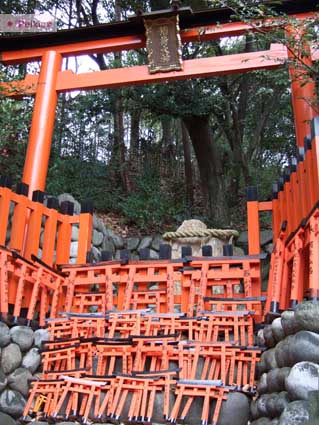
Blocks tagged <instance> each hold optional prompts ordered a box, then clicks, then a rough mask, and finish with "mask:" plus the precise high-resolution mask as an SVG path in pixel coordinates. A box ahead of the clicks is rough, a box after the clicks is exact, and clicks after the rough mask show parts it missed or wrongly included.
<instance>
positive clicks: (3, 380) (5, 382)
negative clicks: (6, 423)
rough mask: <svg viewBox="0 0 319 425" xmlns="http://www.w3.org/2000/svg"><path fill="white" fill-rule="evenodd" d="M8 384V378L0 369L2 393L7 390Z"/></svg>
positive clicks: (0, 388)
mask: <svg viewBox="0 0 319 425" xmlns="http://www.w3.org/2000/svg"><path fill="white" fill-rule="evenodd" d="M7 383H8V380H7V377H6V375H5V374H4V373H3V372H2V370H1V369H0V392H1V391H3V390H4V389H5V387H6V386H7ZM0 423H1V422H0Z"/></svg>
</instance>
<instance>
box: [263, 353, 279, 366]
mask: <svg viewBox="0 0 319 425" xmlns="http://www.w3.org/2000/svg"><path fill="white" fill-rule="evenodd" d="M262 357H264V361H265V364H266V370H267V371H269V370H271V369H275V368H277V367H278V364H277V360H276V351H275V348H270V349H269V350H267V351H265V352H264V353H263V354H262Z"/></svg>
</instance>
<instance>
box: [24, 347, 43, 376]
mask: <svg viewBox="0 0 319 425" xmlns="http://www.w3.org/2000/svg"><path fill="white" fill-rule="evenodd" d="M40 363H41V356H40V354H39V350H38V348H36V347H33V348H31V350H29V351H28V352H27V354H26V355H25V356H24V357H23V359H22V366H23V367H25V368H26V369H28V370H29V371H30V372H31V373H34V372H35V371H36V370H37V369H38V367H39V366H40Z"/></svg>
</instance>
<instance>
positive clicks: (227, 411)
mask: <svg viewBox="0 0 319 425" xmlns="http://www.w3.org/2000/svg"><path fill="white" fill-rule="evenodd" d="M249 410H250V408H249V400H248V398H247V397H246V396H245V394H242V393H236V392H234V393H229V394H228V396H227V400H226V401H224V402H223V404H222V408H221V411H220V415H219V419H218V425H228V424H231V423H234V422H233V421H234V418H236V425H247V422H248V419H249Z"/></svg>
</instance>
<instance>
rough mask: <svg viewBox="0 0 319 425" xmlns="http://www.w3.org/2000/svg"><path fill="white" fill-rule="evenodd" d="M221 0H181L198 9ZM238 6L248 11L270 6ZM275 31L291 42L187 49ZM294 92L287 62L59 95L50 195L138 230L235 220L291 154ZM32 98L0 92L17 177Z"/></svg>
mask: <svg viewBox="0 0 319 425" xmlns="http://www.w3.org/2000/svg"><path fill="white" fill-rule="evenodd" d="M216 3H217V2H212V1H205V0H194V1H191V0H188V1H186V0H185V1H183V2H182V4H183V6H191V7H192V8H193V10H199V9H205V8H208V7H215V6H216ZM235 6H236V5H234V14H236V13H237V10H236V8H235ZM167 7H169V1H168V0H157V1H155V0H153V1H152V0H143V1H133V0H132V1H129V0H127V1H124V0H113V1H105V0H59V1H56V0H48V1H41V2H39V1H33V0H28V1H9V0H8V1H2V2H1V4H0V12H1V13H33V12H34V10H35V9H36V10H40V11H50V13H52V14H53V15H54V16H56V17H57V19H58V25H59V28H73V27H79V26H86V25H95V24H98V23H105V22H111V21H119V20H125V19H127V17H128V16H129V15H132V13H134V12H135V11H136V10H137V9H142V10H144V11H150V10H156V9H163V8H167ZM241 13H243V14H244V16H243V17H242V18H243V19H246V18H247V19H249V18H250V17H251V16H250V14H252V13H253V14H257V15H258V14H260V13H265V10H264V9H263V8H260V7H259V6H258V7H251V8H250V9H249V11H247V10H242V12H241ZM4 36H5V35H4ZM310 36H313V34H310ZM310 36H309V37H310ZM278 40H279V41H281V40H284V34H283V32H281V31H277V32H276V33H274V34H272V35H270V34H267V35H265V34H258V33H257V34H247V35H246V36H241V37H237V38H234V39H226V40H225V39H224V40H219V41H218V40H216V41H211V42H206V43H189V44H187V45H184V47H183V57H184V58H185V59H189V58H195V57H205V56H213V55H227V54H231V53H237V52H252V51H254V50H263V49H267V48H269V45H270V43H271V42H278ZM146 60H147V57H146V51H145V50H144V49H141V50H139V51H130V52H123V53H115V54H107V55H96V56H92V57H91V58H89V59H87V60H86V65H84V63H83V59H81V60H80V62H78V63H76V62H75V61H74V60H71V59H69V60H67V61H66V63H65V66H66V67H67V68H70V67H71V68H72V69H76V67H77V66H80V67H81V68H82V69H83V66H86V67H87V68H89V67H90V66H93V65H94V66H95V67H96V66H97V67H98V68H99V69H107V68H118V67H122V66H133V65H136V64H145V63H146ZM37 70H38V64H30V65H28V66H17V67H12V66H10V67H3V66H2V67H1V68H0V78H1V79H2V80H10V79H16V78H23V75H24V74H25V72H26V71H28V72H32V71H37ZM290 96H291V93H290V85H289V75H288V69H287V67H282V68H281V69H278V70H276V71H256V72H251V73H249V74H244V75H233V76H232V75H228V76H222V77H216V78H215V77H214V78H207V79H192V80H189V81H183V82H175V83H164V84H157V85H145V86H136V87H123V88H120V89H114V90H97V91H94V92H93V91H92V92H90V91H89V92H85V93H84V92H77V93H72V94H63V95H60V97H59V105H58V110H57V115H56V125H55V132H54V140H53V149H52V154H51V159H50V170H49V175H48V181H47V192H48V193H49V194H51V195H58V194H60V193H62V192H69V193H71V194H72V195H73V196H74V197H75V198H77V199H78V200H83V199H87V198H90V199H92V200H93V201H94V204H95V207H96V210H97V211H98V212H101V213H110V212H111V213H113V214H115V215H117V216H118V217H119V218H120V221H121V222H123V223H126V224H127V225H133V226H135V227H136V228H138V229H139V230H140V231H146V230H163V229H164V228H166V227H172V226H173V225H174V224H175V223H180V222H181V221H182V220H183V219H186V218H191V217H192V218H194V217H196V218H201V219H203V220H204V221H205V222H206V223H207V224H208V225H210V226H213V227H225V226H232V227H237V228H238V227H239V228H240V227H241V226H242V225H243V223H244V221H245V188H246V187H247V186H249V185H257V186H258V190H259V196H260V198H261V199H267V198H269V197H270V196H271V186H272V183H273V182H274V180H275V179H276V178H278V176H279V175H280V172H281V170H282V168H283V167H284V166H287V165H288V164H289V161H290V159H291V158H292V156H293V155H294V154H295V153H296V152H295V144H296V142H295V134H294V125H293V119H292V111H291V99H290ZM32 106H33V99H31V98H25V99H23V100H19V101H17V100H12V99H6V98H4V97H0V151H1V156H0V173H1V174H7V175H10V176H11V177H12V178H13V179H14V180H15V181H19V180H21V175H22V171H23V163H24V158H25V151H26V145H27V140H28V131H29V127H30V122H31V115H32Z"/></svg>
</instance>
